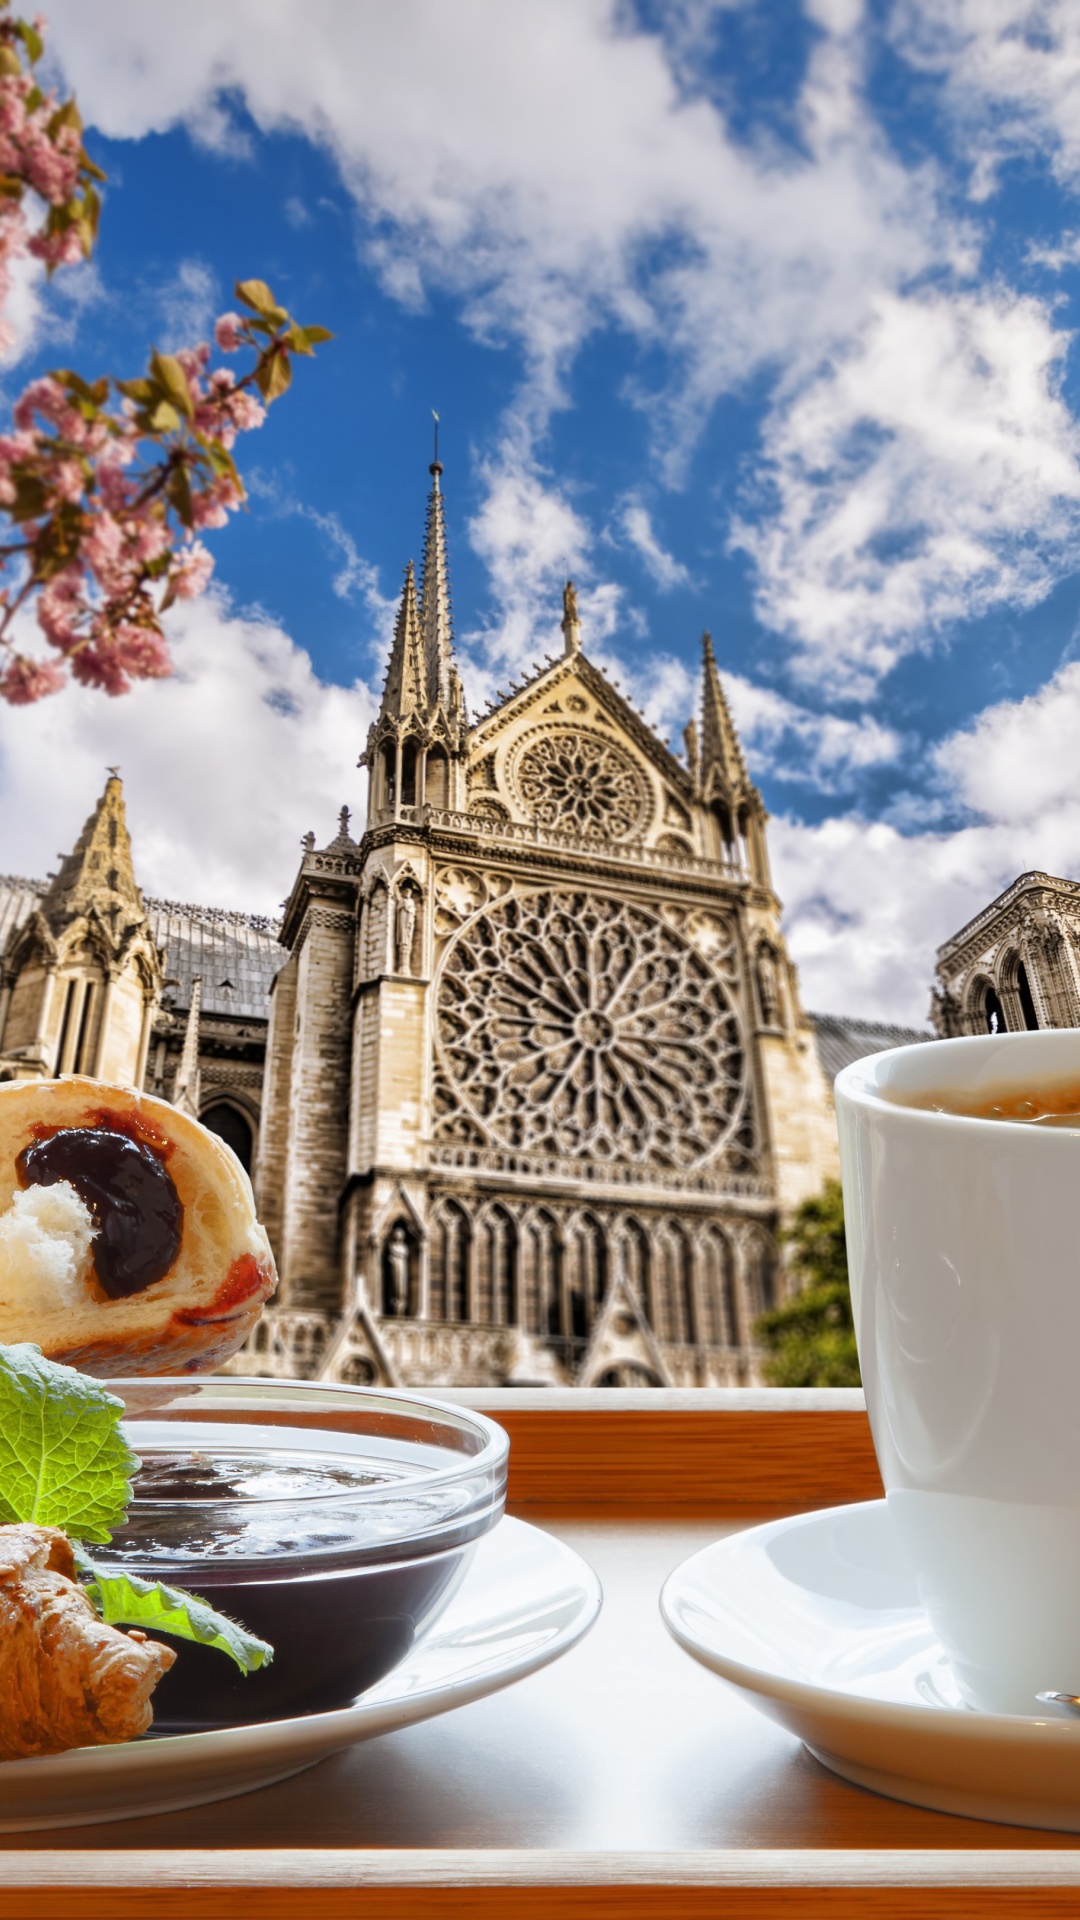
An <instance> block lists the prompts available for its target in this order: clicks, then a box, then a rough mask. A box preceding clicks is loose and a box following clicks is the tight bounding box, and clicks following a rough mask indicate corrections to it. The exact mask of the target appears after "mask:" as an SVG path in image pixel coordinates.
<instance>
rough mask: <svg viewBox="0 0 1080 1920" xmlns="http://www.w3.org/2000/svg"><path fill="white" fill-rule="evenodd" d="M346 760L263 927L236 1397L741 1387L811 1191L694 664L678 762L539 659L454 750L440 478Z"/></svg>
mask: <svg viewBox="0 0 1080 1920" xmlns="http://www.w3.org/2000/svg"><path fill="white" fill-rule="evenodd" d="M431 475H432V488H431V494H430V497H429V503H428V519H427V530H426V537H425V553H424V564H423V569H422V574H421V579H420V583H419V588H418V587H417V583H416V581H415V579H414V575H413V570H412V567H411V565H410V567H409V569H408V571H407V572H406V576H405V584H404V590H403V593H402V598H401V605H400V610H399V613H398V617H397V624H396V630H395V634H394V640H393V647H392V651H391V656H390V662H389V667H388V671H387V676H386V682H385V688H384V692H383V697H382V707H381V711H380V714H379V717H378V720H377V722H376V724H375V725H374V727H373V728H372V730H371V734H370V737H369V739H368V742H367V747H366V751H365V753H364V755H363V760H362V764H364V765H366V767H367V769H368V773H369V798H368V807H367V820H366V824H365V827H364V830H363V831H362V833H360V834H359V835H358V836H356V837H354V836H353V834H352V833H351V832H350V825H349V816H348V814H347V812H346V811H344V810H343V812H342V816H341V822H340V827H339V831H338V833H337V835H336V837H335V838H334V839H333V840H331V841H330V843H329V844H328V845H326V846H321V847H320V846H317V845H316V843H315V838H314V836H313V835H309V836H308V839H307V841H306V842H305V849H304V855H303V860H302V863H301V866H300V870H299V873H298V874H297V877H296V881H295V884H294V886H293V889H292V892H291V894H290V897H289V899H288V901H287V903H286V906H285V911H284V920H283V924H282V927H281V933H280V939H281V942H282V943H283V946H284V948H285V949H287V952H288V958H287V959H286V960H285V962H284V964H283V965H282V966H281V968H280V971H279V972H278V973H277V976H276V979H275V981H274V984H273V991H272V994H271V1000H270V1021H269V1031H268V1035H267V1043H266V1065H265V1074H264V1079H263V1087H262V1111H261V1120H260V1128H259V1139H258V1152H257V1159H256V1165H255V1184H256V1192H257V1196H258V1200H259V1205H260V1210H261V1214H262V1218H263V1220H264V1221H265V1223H266V1225H267V1227H268V1229H269V1232H270V1235H271V1239H272V1240H273V1243H274V1246H275V1249H276V1252H277V1257H278V1263H279V1268H280V1273H281V1286H280V1291H279V1293H278V1296H277V1298H276V1301H275V1302H274V1303H273V1305H272V1307H271V1309H270V1310H269V1311H268V1312H267V1313H266V1314H265V1315H264V1316H263V1320H262V1322H261V1323H260V1325H259V1327H258V1328H257V1329H256V1332H255V1334H254V1336H253V1339H252V1342H251V1345H250V1347H249V1348H248V1350H247V1351H246V1352H245V1353H244V1354H243V1355H242V1356H241V1357H240V1359H239V1361H238V1362H237V1363H236V1364H237V1366H238V1367H239V1369H240V1370H244V1371H253V1372H262V1373H273V1374H279V1373H280V1374H288V1375H295V1374H307V1375H316V1374H317V1375H320V1376H322V1377H324V1378H329V1379H335V1380H347V1381H359V1382H366V1381H375V1380H382V1381H386V1382H390V1383H408V1384H415V1385H425V1386H428V1385H432V1386H434V1385H438V1384H439V1383H455V1384H477V1383H479V1384H484V1383H487V1384H501V1383H504V1382H514V1383H519V1384H526V1383H529V1384H542V1383H546V1382H552V1383H557V1382H564V1383H576V1384H580V1385H597V1384H616V1383H617V1384H653V1385H661V1384H670V1385H679V1386H689V1385H715V1386H726V1385H734V1384H739V1383H745V1382H746V1381H748V1380H750V1379H752V1378H753V1377H754V1369H755V1356H754V1345H753V1326H754V1322H755V1319H756V1317H757V1315H758V1314H759V1313H760V1312H761V1311H762V1310H763V1309H765V1308H766V1307H768V1306H769V1305H770V1304H772V1303H773V1302H774V1301H775V1300H776V1299H777V1297H778V1291H779V1289H780V1288H781V1287H782V1284H783V1282H782V1270H781V1267H780V1264H779V1261H778V1242H777V1229H778V1226H779V1224H780V1222H781V1221H782V1219H783V1217H784V1216H785V1214H787V1213H789V1212H790V1210H791V1209H792V1207H793V1206H795V1205H796V1204H797V1203H798V1202H799V1201H800V1200H801V1199H803V1198H804V1197H806V1196H807V1195H808V1194H810V1193H813V1192H816V1191H817V1190H818V1189H819V1188H820V1186H821V1183H822V1180H823V1179H824V1178H825V1177H826V1176H827V1175H828V1174H830V1173H832V1172H834V1171H835V1165H836V1162H835V1127H834V1122H833V1117H832V1112H831V1105H830V1101H829V1096H828V1092H827V1088H826V1083H825V1080H824V1077H823V1074H822V1069H821V1065H820V1062H819V1058H818V1053H817V1051H816V1049H815V1046H814V1042H813V1034H812V1029H811V1026H810V1023H809V1021H808V1019H807V1017H806V1015H805V1014H804V1012H803V1010H802V1007H801V1005H800V1002H799V995H798V987H797V982H796V977H795V973H794V970H793V968H792V966H791V964H790V962H789V960H788V956H787V952H786V949H785V945H784V939H783V935H782V932H781V927H780V919H779V904H778V902H777V899H776V897H775V895H774V893H773V891H772V885H771V881H770V876H769V864H768V852H767V845H766V814H765V809H764V806H763V804H762V800H761V796H760V794H759V793H758V791H757V789H756V788H755V787H754V785H753V783H752V782H751V780H750V778H749V775H748V772H747V768H746V764H745V761H744V758H743V754H742V751H741V748H740V744H739V741H738V737H737V735H736V731H735V728H734V725H733V722H732V719H731V716H730V713H729V710H728V706H727V702H726V700H725V696H724V692H723V688H722V686H721V682H720V677H719V674H718V671H717V667H716V662H715V660H714V657H713V652H712V647H711V644H710V642H709V640H708V637H707V636H706V639H705V643H704V684H703V693H702V703H701V712H700V721H699V722H698V721H691V723H690V725H689V726H688V727H687V729H686V735H685V742H686V754H685V759H678V758H676V757H675V756H674V755H673V754H672V753H671V752H670V751H669V750H668V748H667V747H666V746H665V745H664V744H663V743H662V742H661V740H660V739H659V738H658V737H657V736H656V734H655V733H654V732H653V731H652V730H651V729H650V728H649V727H648V726H647V725H646V724H645V723H644V721H643V720H642V719H641V717H640V716H639V714H638V713H637V712H636V711H635V710H634V709H633V708H632V707H630V706H629V705H628V704H627V702H626V701H625V700H624V699H623V698H622V697H621V696H620V694H619V693H618V692H617V691H616V690H615V688H614V687H613V686H612V685H611V683H610V682H609V681H608V680H607V679H606V678H605V677H604V675H603V674H602V673H601V672H600V671H599V670H598V669H597V668H596V667H595V666H594V665H593V664H592V663H591V662H590V661H589V659H588V658H587V656H586V653H585V652H584V651H583V648H582V632H581V626H580V622H579V618H578V610H577V605H576V600H575V595H574V590H573V588H572V586H568V587H567V590H566V594H565V598H564V615H563V623H562V632H563V638H564V646H563V652H562V654H561V656H560V657H558V658H556V659H553V660H551V661H550V662H549V663H548V664H547V665H546V666H545V667H543V668H542V669H541V670H540V671H538V672H536V673H535V674H534V675H533V677H531V678H529V679H528V680H527V681H526V682H525V684H524V685H522V686H519V687H517V688H516V689H515V690H514V691H513V692H512V693H511V694H510V695H509V697H507V698H504V699H500V701H499V702H498V703H497V704H496V705H495V706H494V707H493V708H492V709H491V710H490V711H489V712H487V713H486V714H484V715H483V716H482V717H481V718H479V719H478V720H476V721H474V722H470V721H469V719H468V717H467V715H466V710H465V702H464V698H463V694H462V687H461V682H460V679H459V677H458V673H457V668H456V666H455V663H454V657H453V646H452V631H451V614H450V594H449V586H448V578H447V558H446V541H445V530H444V522H443V498H442V494H441V490H440V476H441V468H440V467H439V466H438V464H437V463H436V464H435V465H434V466H433V467H432V469H431Z"/></svg>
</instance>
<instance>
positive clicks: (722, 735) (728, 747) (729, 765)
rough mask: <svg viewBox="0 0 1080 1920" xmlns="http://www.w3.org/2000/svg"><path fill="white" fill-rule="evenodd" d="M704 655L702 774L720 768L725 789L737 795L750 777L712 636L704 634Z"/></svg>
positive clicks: (702, 646) (702, 648)
mask: <svg viewBox="0 0 1080 1920" xmlns="http://www.w3.org/2000/svg"><path fill="white" fill-rule="evenodd" d="M701 652H702V666H703V677H704V694H703V699H702V726H701V771H702V775H703V776H707V775H708V773H709V772H710V770H711V769H712V768H716V770H717V771H718V772H719V773H720V775H721V777H722V779H723V781H724V784H725V786H726V787H727V788H728V789H729V791H732V792H733V791H734V790H735V789H736V788H739V787H748V786H749V785H750V777H749V774H748V773H747V770H746V761H745V760H744V759H743V751H742V747H741V746H740V744H739V736H738V734H737V733H736V731H735V722H734V721H733V719H732V717H731V710H730V708H729V706H728V703H727V696H726V695H725V693H724V689H723V685H722V684H721V680H720V671H719V668H718V667H717V664H716V655H715V654H714V652H713V644H712V635H711V633H703V634H702V636H701Z"/></svg>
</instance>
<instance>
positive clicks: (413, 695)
mask: <svg viewBox="0 0 1080 1920" xmlns="http://www.w3.org/2000/svg"><path fill="white" fill-rule="evenodd" d="M428 684H429V683H428V675H427V670H426V666H425V661H424V645H423V638H422V635H421V631H420V615H419V611H418V609H417V604H416V576H415V573H414V572H413V563H412V561H411V560H410V561H409V564H408V566H407V567H406V569H405V585H404V587H403V588H402V591H401V605H400V607H399V608H398V617H397V623H396V625H395V627H394V644H393V646H392V647H391V649H390V664H389V666H388V667H387V670H386V685H385V687H384V688H383V698H382V710H383V713H384V714H391V715H392V716H393V717H394V718H395V719H402V718H404V716H405V715H406V714H407V713H423V712H424V710H425V708H426V707H427V703H428Z"/></svg>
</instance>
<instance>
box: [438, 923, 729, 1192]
mask: <svg viewBox="0 0 1080 1920" xmlns="http://www.w3.org/2000/svg"><path fill="white" fill-rule="evenodd" d="M437 1004H438V1031H439V1043H440V1052H441V1057H442V1062H443V1069H444V1072H445V1074H446V1076H447V1078H448V1080H449V1081H450V1083H451V1085H452V1087H453V1092H454V1094H455V1096H456V1100H457V1102H458V1103H459V1105H460V1106H462V1107H464V1108H465V1109H466V1110H467V1111H468V1112H469V1113H470V1114H471V1115H472V1116H473V1118H474V1119H475V1120H476V1121H478V1122H479V1123H480V1124H481V1128H482V1131H483V1132H484V1134H486V1136H487V1138H488V1139H490V1140H492V1141H496V1142H498V1143H500V1144H501V1145H502V1146H504V1147H511V1148H514V1149H517V1150H519V1151H525V1152H531V1153H535V1154H544V1155H556V1156H558V1157H560V1158H567V1159H573V1160H580V1159H589V1160H591V1161H593V1162H605V1161H606V1162H608V1163H613V1162H623V1163H625V1162H627V1161H629V1162H633V1163H635V1164H640V1165H643V1166H644V1165H648V1164H650V1163H651V1164H653V1165H655V1166H657V1167H664V1168H677V1169H683V1168H689V1167H694V1166H697V1165H700V1164H702V1163H703V1162H705V1161H707V1160H708V1159H710V1158H711V1157H712V1156H713V1155H715V1154H716V1153H717V1152H718V1151H719V1150H720V1149H721V1148H722V1147H723V1145H724V1144H725V1142H726V1141H727V1140H728V1139H729V1138H730V1136H731V1134H732V1132H733V1130H734V1129H735V1127H736V1126H737V1124H738V1121H739V1118H740V1115H741V1111H742V1108H743V1105H744V1099H745V1092H746V1064H745V1055H744V1049H743V1042H742V1037H741V1033H740V1029H739V1022H738V1016H737V1014H736V1012H735V1008H734V1005H733V1003H732V999H731V996H730V994H729V992H728V989H727V987H726V985H725V983H724V981H723V980H722V979H721V978H720V976H719V974H718V973H716V972H715V971H714V969H713V968H712V967H711V966H710V965H709V963H708V962H707V961H706V960H705V958H704V957H703V956H702V955H701V954H700V953H698V952H695V950H694V948H693V947H692V946H690V945H689V944H688V943H687V942H686V941H684V940H683V939H681V938H680V937H679V935H678V934H676V933H675V932H674V931H673V930H672V929H671V928H669V927H668V926H666V925H665V924H664V922H663V921H662V920H661V919H660V918H659V917H658V916H657V915H655V914H653V913H651V912H649V911H648V910H647V909H645V908H643V907H639V906H637V905H634V904H631V903H630V902H626V901H621V900H616V899H608V898H603V897H600V898H598V897H596V896H593V895H590V894H587V893H574V892H570V891H565V892H564V891H561V890H560V891H555V890H551V891H543V892H536V893H529V894H525V895H516V894H515V895H511V896H510V897H509V898H507V899H505V900H503V901H502V902H501V903H499V904H497V905H491V906H489V907H488V908H486V909H485V910H484V911H483V912H482V913H480V914H478V915H477V916H476V918H475V919H473V920H472V921H470V922H469V924H468V925H467V926H465V927H463V928H462V930H461V932H460V933H459V934H458V935H457V937H456V938H455V939H454V940H453V941H452V943H451V944H450V946H449V948H448V949H447V954H446V958H445V961H444V964H443V967H442V971H441V976H440V982H439V989H438V1003H437Z"/></svg>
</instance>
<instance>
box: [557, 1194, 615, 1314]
mask: <svg viewBox="0 0 1080 1920" xmlns="http://www.w3.org/2000/svg"><path fill="white" fill-rule="evenodd" d="M566 1268H567V1271H566V1288H565V1306H564V1318H563V1328H562V1331H563V1333H564V1334H565V1335H566V1336H567V1337H568V1338H570V1339H575V1340H584V1339H587V1338H588V1335H589V1333H590V1331H591V1329H592V1326H593V1322H594V1321H595V1319H596V1316H597V1313H598V1312H599V1310H600V1303H601V1301H602V1300H603V1298H604V1295H605V1293H606V1292H607V1243H606V1241H605V1239H604V1230H603V1228H602V1227H601V1225H600V1222H599V1221H598V1220H595V1219H594V1218H593V1216H592V1214H591V1213H587V1214H584V1215H583V1216H582V1218H581V1219H580V1220H577V1221H575V1223H574V1226H573V1228H572V1230H571V1232H570V1234H569V1236H568V1239H567V1247H566Z"/></svg>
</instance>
